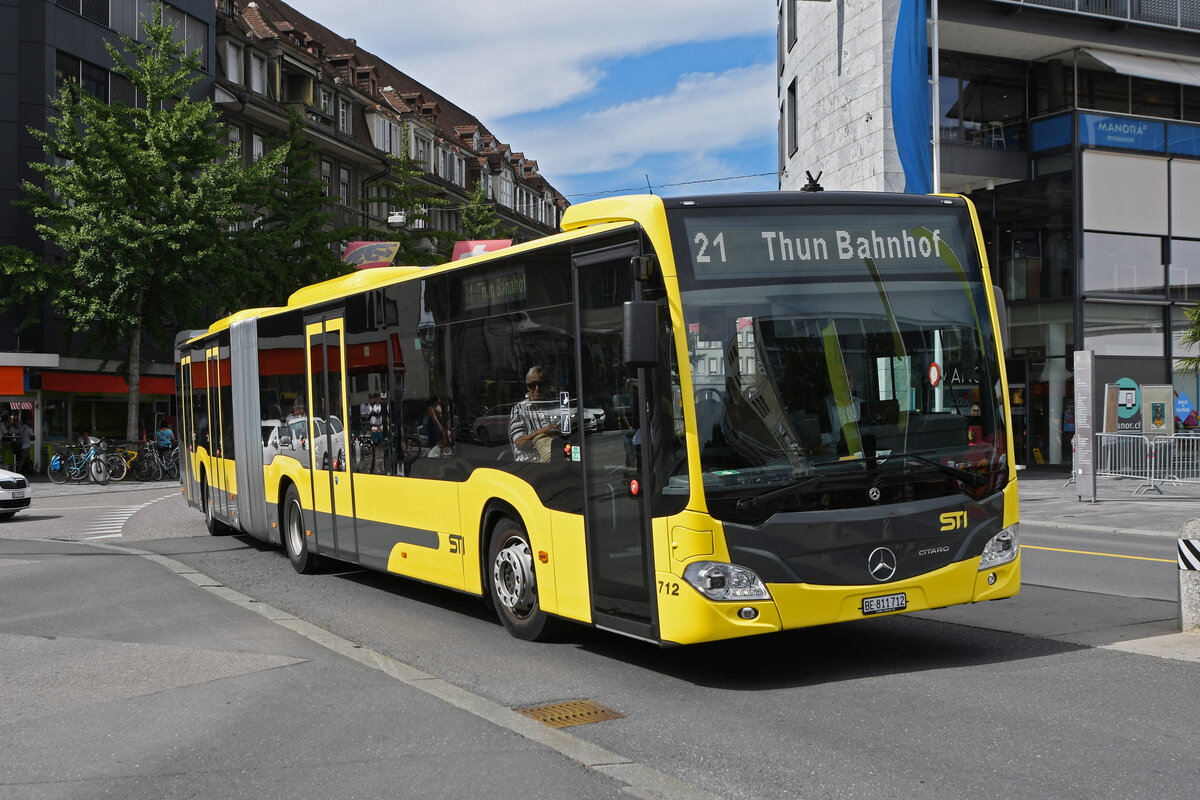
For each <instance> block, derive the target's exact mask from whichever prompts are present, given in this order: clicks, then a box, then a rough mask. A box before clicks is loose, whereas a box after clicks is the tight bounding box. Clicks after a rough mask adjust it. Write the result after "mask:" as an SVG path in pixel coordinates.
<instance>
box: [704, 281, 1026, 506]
mask: <svg viewBox="0 0 1200 800" xmlns="http://www.w3.org/2000/svg"><path fill="white" fill-rule="evenodd" d="M859 269H860V272H859V273H858V274H847V275H845V276H844V278H845V279H844V280H841V281H838V282H837V283H831V282H829V281H828V280H827V279H826V280H822V282H820V283H813V284H799V283H781V284H778V285H759V286H753V287H736V288H730V287H729V286H721V287H720V288H717V287H714V288H711V289H709V288H699V289H695V290H691V291H688V292H686V293H685V294H684V301H683V306H684V316H685V320H686V322H687V326H688V345H689V350H690V355H691V360H692V364H693V366H694V370H693V375H694V388H695V391H696V417H697V422H698V433H699V449H700V460H701V464H702V469H703V473H704V482H705V486H706V487H707V488H708V489H709V490H710V494H711V493H716V494H719V493H720V492H721V491H722V490H723V489H728V490H730V491H735V490H738V489H740V490H741V491H742V492H743V493H744V492H746V491H771V490H772V489H773V488H775V487H779V486H784V485H787V484H790V483H793V482H795V481H797V480H798V479H801V478H802V477H804V476H810V475H820V474H829V475H834V474H837V473H846V474H847V475H851V474H858V475H860V476H861V473H862V472H863V470H865V469H870V470H872V471H874V472H878V473H881V474H887V473H889V472H895V473H897V474H904V475H916V474H927V475H929V476H932V477H931V480H937V481H940V482H942V483H945V482H946V481H948V480H953V479H954V473H953V472H952V471H946V470H941V469H939V465H950V466H951V467H954V468H957V469H962V470H967V471H968V472H970V473H975V474H988V473H1002V472H1003V471H1004V467H1005V463H1006V462H1005V454H1004V442H1005V427H1004V420H1003V419H1002V416H1001V411H1002V408H1003V407H1002V405H1000V403H999V369H998V365H997V363H996V356H995V349H994V346H993V345H992V337H991V335H990V333H991V332H990V329H989V330H988V331H986V332H985V333H983V334H982V335H981V333H980V331H979V329H978V327H977V321H976V320H977V319H983V320H985V321H986V320H987V319H988V317H987V306H986V302H985V300H984V299H983V295H982V291H978V292H975V293H974V294H969V293H968V291H966V290H965V289H964V283H963V280H962V275H961V273H958V272H956V271H955V270H952V269H950V268H947V269H946V271H945V275H944V276H942V275H935V274H932V272H931V271H924V273H923V274H922V275H920V276H911V275H910V276H901V275H900V274H899V272H898V271H896V272H894V273H893V274H892V275H888V274H886V273H884V274H880V272H879V271H878V270H876V269H875V267H874V265H873V264H871V263H870V261H869V259H868V260H867V261H866V263H864V264H862V265H861V266H860V267H859ZM893 453H894V454H895V455H896V457H895V458H889V456H890V455H891V454H893ZM905 453H919V454H920V457H919V458H911V457H902V456H901V454H905ZM929 462H932V463H929ZM988 478H989V480H988V481H986V482H987V483H993V481H991V480H990V478H991V475H990V474H989V475H988ZM997 480H999V479H997ZM827 483H828V482H827V481H823V482H822V483H821V485H822V486H826V485H827ZM964 483H965V484H966V485H973V484H974V483H976V482H975V481H965V482H964ZM979 483H984V481H979ZM993 488H994V487H993Z"/></svg>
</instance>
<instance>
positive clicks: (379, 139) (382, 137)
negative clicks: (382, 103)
mask: <svg viewBox="0 0 1200 800" xmlns="http://www.w3.org/2000/svg"><path fill="white" fill-rule="evenodd" d="M375 146H376V147H378V148H379V149H380V150H383V151H385V152H388V153H390V152H392V123H391V122H389V121H388V120H387V119H386V118H384V117H376V118H375Z"/></svg>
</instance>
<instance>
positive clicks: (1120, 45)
mask: <svg viewBox="0 0 1200 800" xmlns="http://www.w3.org/2000/svg"><path fill="white" fill-rule="evenodd" d="M904 2H905V4H907V2H908V0H904ZM778 11H779V59H778V60H779V108H780V124H779V130H780V136H779V140H780V155H779V158H780V171H781V178H780V188H782V189H799V188H800V187H801V186H803V185H804V183H805V182H806V181H807V178H806V177H805V172H806V171H811V172H812V173H813V174H814V175H815V174H817V173H818V172H821V173H823V174H822V177H821V183H822V184H823V185H824V187H825V188H826V189H835V190H869V191H905V189H906V185H909V182H910V180H911V178H912V176H906V175H905V171H904V167H903V166H902V165H901V159H900V153H899V150H898V147H897V135H896V131H895V128H894V126H895V121H896V119H897V117H899V116H901V115H900V114H895V113H893V112H894V109H893V106H892V97H893V93H892V92H893V83H892V78H893V74H894V71H893V66H894V63H895V61H896V58H895V57H894V56H895V52H894V51H895V41H896V38H895V37H896V29H897V22H898V20H899V19H900V18H901V15H902V13H903V11H902V3H901V0H833V2H811V1H808V0H781V1H780V2H779V3H778ZM937 40H938V41H937V45H938V46H937V52H936V54H930V53H931V51H932V49H933V48H932V44H930V46H929V49H928V50H927V51H926V53H927V58H928V59H929V61H928V63H929V65H930V67H932V65H933V63H934V61H933V59H934V58H935V57H936V65H937V67H938V73H939V79H938V82H937V85H938V95H939V102H938V105H937V108H938V114H937V116H938V130H937V146H938V148H939V149H938V152H939V154H940V170H939V178H940V188H941V190H942V191H946V192H958V193H962V194H965V195H967V196H969V197H970V198H971V200H972V201H974V203H975V205H976V208H977V210H978V211H979V215H980V220H981V224H982V227H983V231H984V237H985V241H986V244H987V255H988V259H989V263H990V264H991V267H992V271H993V278H994V280H996V282H997V283H998V284H999V285H1000V287H1001V288H1002V289H1003V291H1004V293H1005V297H1006V304H1007V306H1008V320H1009V354H1008V355H1009V357H1008V361H1007V367H1008V376H1009V383H1010V393H1011V398H1010V399H1011V401H1012V404H1013V423H1014V424H1013V429H1014V434H1015V439H1016V442H1015V444H1016V451H1017V452H1016V453H1015V456H1016V459H1017V461H1018V463H1023V464H1030V465H1034V464H1042V463H1047V464H1061V463H1066V464H1069V463H1070V459H1071V438H1072V436H1073V431H1074V417H1073V402H1074V400H1073V393H1074V386H1073V380H1072V377H1073V362H1072V353H1073V351H1075V350H1077V349H1087V350H1091V351H1093V352H1094V353H1095V356H1096V374H1095V383H1096V384H1097V385H1103V384H1111V383H1117V382H1118V381H1122V382H1123V383H1124V385H1128V383H1127V382H1132V383H1133V384H1135V385H1137V386H1143V385H1147V384H1166V385H1173V386H1174V389H1175V395H1176V409H1175V410H1176V414H1177V421H1178V425H1181V426H1185V427H1195V426H1196V425H1197V418H1196V415H1195V414H1194V413H1189V409H1191V408H1194V407H1195V406H1197V405H1200V383H1198V381H1197V377H1196V375H1195V374H1181V373H1178V372H1176V371H1175V369H1174V367H1175V364H1176V359H1178V358H1179V357H1180V356H1183V355H1194V354H1195V352H1196V351H1195V349H1194V348H1192V349H1188V348H1184V347H1183V346H1182V345H1181V344H1180V342H1179V337H1180V334H1181V333H1182V331H1183V330H1184V329H1185V328H1186V326H1187V324H1188V321H1187V318H1186V316H1185V314H1186V312H1187V310H1188V309H1190V308H1194V307H1195V306H1196V305H1197V303H1198V302H1200V4H1197V3H1196V2H1195V0H941V2H940V3H939V4H938V20H937ZM930 42H931V43H932V36H931V37H930ZM931 72H932V69H931ZM930 118H932V115H930ZM932 127H933V126H932V121H930V123H928V125H927V127H926V130H930V129H931V128H932ZM931 138H932V137H931ZM931 160H932V159H931ZM935 163H936V162H935ZM1110 411H1111V410H1110ZM1125 411H1129V412H1130V413H1128V414H1126V413H1125ZM1134 412H1135V410H1134V409H1123V410H1122V413H1121V415H1120V419H1114V420H1113V421H1112V423H1113V426H1114V427H1117V426H1119V427H1121V428H1122V429H1124V428H1128V427H1132V426H1135V425H1136V424H1137V419H1136V417H1137V414H1136V413H1134ZM1101 413H1103V409H1102V408H1098V409H1097V414H1098V415H1099V414H1101ZM1100 424H1101V421H1100V420H1099V419H1097V422H1096V427H1097V429H1098V430H1099V429H1100Z"/></svg>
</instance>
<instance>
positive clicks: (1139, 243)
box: [1083, 233, 1165, 295]
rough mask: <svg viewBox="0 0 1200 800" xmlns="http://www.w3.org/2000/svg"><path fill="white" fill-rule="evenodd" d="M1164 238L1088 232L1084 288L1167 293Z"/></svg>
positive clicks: (1117, 291)
mask: <svg viewBox="0 0 1200 800" xmlns="http://www.w3.org/2000/svg"><path fill="white" fill-rule="evenodd" d="M1162 241H1163V240H1162V239H1161V238H1160V237H1158V236H1126V235H1122V234H1115V233H1086V234H1084V237H1083V291H1084V292H1105V293H1110V292H1111V293H1116V294H1138V295H1162V294H1164V291H1165V286H1164V281H1163V278H1164V272H1165V270H1164V269H1163V253H1162Z"/></svg>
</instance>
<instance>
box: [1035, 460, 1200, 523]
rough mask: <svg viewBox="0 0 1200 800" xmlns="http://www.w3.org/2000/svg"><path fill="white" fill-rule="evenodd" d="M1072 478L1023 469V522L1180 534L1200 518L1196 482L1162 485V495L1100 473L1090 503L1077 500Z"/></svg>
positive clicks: (1063, 473) (1134, 482)
mask: <svg viewBox="0 0 1200 800" xmlns="http://www.w3.org/2000/svg"><path fill="white" fill-rule="evenodd" d="M1070 478H1071V474H1070V472H1068V471H1066V470H1062V471H1058V470H1028V469H1025V470H1021V471H1020V473H1019V474H1018V478H1017V481H1018V485H1019V487H1020V489H1019V490H1020V498H1021V524H1022V525H1023V526H1024V525H1033V526H1039V527H1049V528H1065V529H1071V530H1078V531H1093V532H1096V533H1122V534H1135V535H1144V536H1165V537H1169V538H1178V536H1179V531H1180V529H1182V528H1183V525H1184V523H1186V522H1188V521H1189V520H1191V519H1195V518H1197V517H1200V486H1196V485H1182V486H1171V485H1164V486H1163V487H1162V494H1159V493H1157V492H1153V491H1152V492H1149V493H1148V494H1137V495H1135V494H1134V493H1133V492H1134V490H1135V489H1137V488H1138V487H1139V486H1141V485H1142V483H1143V481H1139V480H1134V479H1129V478H1098V479H1097V480H1096V497H1097V500H1096V502H1094V503H1093V502H1090V501H1081V500H1080V499H1079V492H1078V488H1077V487H1076V485H1075V484H1073V483H1070V484H1069V483H1067V482H1068V481H1069V480H1070Z"/></svg>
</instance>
